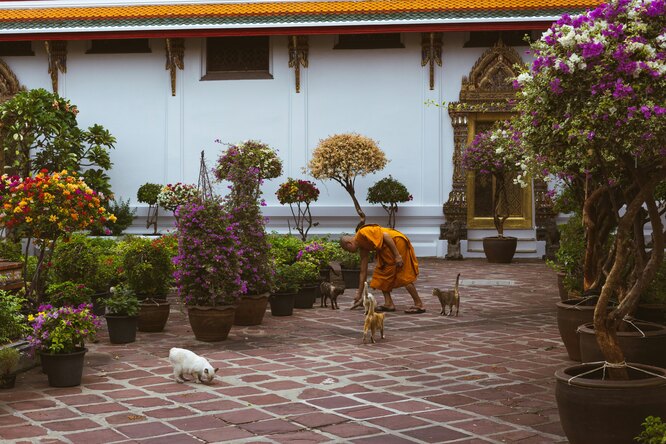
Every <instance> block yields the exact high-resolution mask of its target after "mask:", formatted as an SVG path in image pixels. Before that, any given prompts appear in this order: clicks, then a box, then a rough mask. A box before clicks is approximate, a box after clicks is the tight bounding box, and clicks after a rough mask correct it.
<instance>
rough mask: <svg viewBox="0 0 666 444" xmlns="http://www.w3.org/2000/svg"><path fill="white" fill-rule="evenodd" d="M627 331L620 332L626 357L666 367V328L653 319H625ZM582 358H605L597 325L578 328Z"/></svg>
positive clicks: (590, 360) (621, 344)
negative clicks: (597, 332)
mask: <svg viewBox="0 0 666 444" xmlns="http://www.w3.org/2000/svg"><path fill="white" fill-rule="evenodd" d="M623 324H624V327H626V328H623V330H626V331H618V332H617V340H618V342H619V344H620V349H622V353H623V354H624V358H625V360H626V361H629V362H637V363H639V364H646V365H654V366H656V367H662V368H666V327H665V326H663V325H660V324H653V323H652V322H643V321H638V320H634V321H632V322H631V323H629V322H623ZM578 336H579V338H580V357H581V360H582V361H583V362H598V361H604V355H603V354H602V353H601V350H600V349H599V344H597V339H596V337H595V335H594V324H592V323H589V324H584V325H581V326H580V327H578Z"/></svg>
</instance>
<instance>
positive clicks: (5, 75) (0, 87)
mask: <svg viewBox="0 0 666 444" xmlns="http://www.w3.org/2000/svg"><path fill="white" fill-rule="evenodd" d="M24 89H25V88H23V87H22V86H21V85H20V84H19V81H18V79H17V78H16V75H15V74H14V72H13V71H12V70H11V68H10V67H9V66H7V64H6V63H5V61H4V60H2V59H0V102H4V101H6V100H9V99H11V98H12V97H14V95H16V93H17V92H19V91H22V90H24Z"/></svg>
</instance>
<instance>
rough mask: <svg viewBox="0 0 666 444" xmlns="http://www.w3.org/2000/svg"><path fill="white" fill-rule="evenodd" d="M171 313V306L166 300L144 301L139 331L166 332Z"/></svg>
mask: <svg viewBox="0 0 666 444" xmlns="http://www.w3.org/2000/svg"><path fill="white" fill-rule="evenodd" d="M170 311H171V304H170V303H168V302H167V300H166V299H152V298H150V299H143V300H142V301H141V304H140V308H139V322H138V328H139V331H144V332H158V331H162V330H164V326H165V325H166V323H167V320H168V319H169V313H170Z"/></svg>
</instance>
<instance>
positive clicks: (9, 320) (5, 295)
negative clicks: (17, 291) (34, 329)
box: [0, 290, 30, 344]
mask: <svg viewBox="0 0 666 444" xmlns="http://www.w3.org/2000/svg"><path fill="white" fill-rule="evenodd" d="M25 303H26V300H25V299H24V298H21V297H19V296H15V295H13V294H11V293H9V292H7V291H4V290H0V344H5V343H8V342H12V341H14V340H16V339H20V338H21V337H22V336H23V335H26V334H28V333H29V332H30V327H29V326H28V323H27V321H26V319H25V316H23V314H21V307H23V305H24V304H25Z"/></svg>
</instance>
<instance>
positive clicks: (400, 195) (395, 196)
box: [367, 175, 413, 228]
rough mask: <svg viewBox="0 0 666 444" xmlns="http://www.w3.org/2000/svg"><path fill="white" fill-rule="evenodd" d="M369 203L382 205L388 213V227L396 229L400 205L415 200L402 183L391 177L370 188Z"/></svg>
mask: <svg viewBox="0 0 666 444" xmlns="http://www.w3.org/2000/svg"><path fill="white" fill-rule="evenodd" d="M367 199H368V202H370V203H371V204H381V206H382V208H384V210H385V211H386V212H387V213H388V226H389V227H391V228H395V216H396V213H397V212H398V204H399V203H401V202H409V201H410V200H412V199H413V197H412V195H411V194H409V191H407V187H405V186H404V185H403V184H402V183H401V182H400V181H398V180H396V179H394V178H393V177H392V176H391V175H389V177H385V178H383V179H381V180H379V181H377V182H376V183H375V184H374V185H373V186H371V187H370V188H368V198H367Z"/></svg>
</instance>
